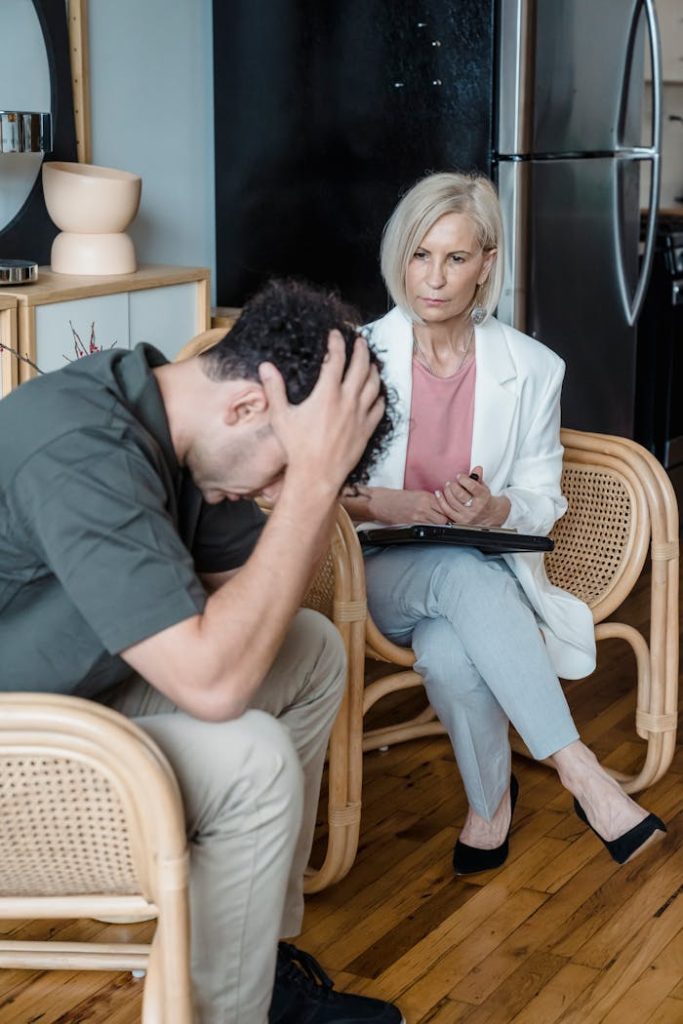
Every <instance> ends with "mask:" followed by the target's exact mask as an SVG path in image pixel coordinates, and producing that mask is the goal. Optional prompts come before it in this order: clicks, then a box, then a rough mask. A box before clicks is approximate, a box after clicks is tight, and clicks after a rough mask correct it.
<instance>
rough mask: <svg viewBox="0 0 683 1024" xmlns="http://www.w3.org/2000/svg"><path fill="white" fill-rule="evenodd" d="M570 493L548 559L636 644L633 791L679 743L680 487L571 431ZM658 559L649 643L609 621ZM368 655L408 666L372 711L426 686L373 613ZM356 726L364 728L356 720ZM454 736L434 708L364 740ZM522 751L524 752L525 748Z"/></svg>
mask: <svg viewBox="0 0 683 1024" xmlns="http://www.w3.org/2000/svg"><path fill="white" fill-rule="evenodd" d="M562 443H563V445H564V449H565V451H564V460H563V475H562V487H563V491H564V493H565V495H566V497H567V499H568V503H569V507H568V510H567V512H566V514H565V515H564V516H563V518H562V519H560V520H559V522H558V523H557V524H556V526H555V528H554V530H553V533H552V536H553V539H554V541H555V549H554V551H553V552H552V553H551V554H548V555H546V559H545V565H546V571H547V573H548V577H549V579H550V580H551V582H552V583H554V584H555V585H556V586H558V587H562V588H563V589H565V590H568V591H570V593H572V594H574V595H575V596H576V597H579V598H581V600H583V601H585V602H586V604H587V605H588V606H589V608H590V609H591V612H592V614H593V620H594V622H595V624H596V630H595V632H596V639H598V640H602V639H607V638H619V639H621V640H624V641H626V643H628V644H629V645H630V647H631V648H632V650H633V653H634V655H635V660H636V667H637V708H636V721H635V727H636V732H637V734H638V736H640V737H641V738H642V739H644V740H646V741H647V743H646V747H645V757H644V761H643V764H642V766H641V768H640V770H639V771H638V772H636V773H635V774H634V775H631V776H619V781H620V782H621V783H622V785H623V786H624V789H625V790H626V791H627V792H638V791H639V790H641V789H644V788H645V787H646V786H649V785H651V784H652V783H654V782H655V781H656V780H657V779H659V778H661V776H662V775H663V774H664V773H665V772H666V770H667V769H668V767H669V765H670V764H671V760H672V757H673V753H674V748H675V743H676V724H677V719H676V713H677V686H678V630H679V625H678V565H679V561H678V557H679V556H678V526H679V524H678V508H677V505H676V498H675V494H674V492H673V488H672V486H671V483H670V481H669V479H668V477H667V475H666V473H665V472H664V470H663V469H662V467H661V465H660V464H659V463H658V462H657V460H656V459H655V458H654V457H653V456H652V455H651V454H650V453H649V452H648V451H646V450H645V449H644V448H642V447H641V446H640V445H638V444H636V443H635V442H633V441H629V440H627V439H625V438H618V437H610V436H607V435H602V434H591V433H585V432H583V431H577V430H563V431H562ZM648 553H649V556H650V560H651V569H652V581H651V589H650V630H649V643H648V641H647V640H646V638H645V636H643V635H642V634H641V633H640V632H639V631H638V630H636V629H635V628H633V627H632V626H630V625H627V624H625V623H622V622H619V621H613V620H612V619H611V618H610V616H612V615H613V613H614V612H615V611H616V610H617V609H618V607H619V606H620V605H621V603H622V602H623V601H624V599H625V598H626V597H627V596H628V594H629V593H630V592H631V590H632V589H633V587H634V586H635V583H636V581H637V580H638V578H639V576H640V573H641V571H642V569H643V566H644V564H645V560H646V558H647V557H648ZM366 637H367V653H368V656H369V657H370V658H372V659H376V660H380V661H387V662H390V663H392V664H395V665H396V666H397V667H398V666H400V668H401V671H397V672H395V673H393V674H391V675H388V676H385V677H383V678H382V679H380V680H378V681H377V682H374V683H371V684H369V685H368V686H367V687H366V688H365V698H364V710H365V711H367V710H368V709H369V708H370V707H372V706H373V705H374V704H375V703H376V702H377V701H378V700H380V699H381V698H382V697H383V696H385V695H386V694H387V693H391V692H394V691H396V690H400V689H408V688H410V687H413V686H418V685H421V683H422V680H421V678H420V676H419V675H418V674H417V673H416V672H415V671H414V670H413V668H412V666H413V665H414V663H415V657H414V654H413V652H412V651H411V650H410V649H406V648H403V647H398V646H396V645H395V644H393V643H392V642H391V641H390V640H388V639H387V638H386V637H384V636H383V635H382V634H381V633H380V631H379V630H378V629H377V627H376V625H375V624H374V622H373V621H372V618H371V617H370V616H368V622H367V634H366ZM357 727H361V726H360V725H359V724H358V723H357ZM444 732H445V730H444V728H443V726H442V725H441V723H440V722H438V721H437V720H436V716H435V715H434V712H433V711H432V709H431V708H430V707H429V706H427V707H426V708H425V710H424V711H423V712H421V713H420V714H419V715H417V716H416V717H413V718H411V719H410V720H408V721H406V722H402V723H398V724H394V725H391V726H388V727H386V728H382V729H374V730H372V731H369V732H366V733H365V734H364V740H363V749H364V750H374V749H377V748H378V747H385V746H388V745H390V744H393V743H399V742H402V741H404V740H408V739H414V738H417V737H420V736H427V735H436V734H442V733H444ZM520 752H524V751H523V750H520Z"/></svg>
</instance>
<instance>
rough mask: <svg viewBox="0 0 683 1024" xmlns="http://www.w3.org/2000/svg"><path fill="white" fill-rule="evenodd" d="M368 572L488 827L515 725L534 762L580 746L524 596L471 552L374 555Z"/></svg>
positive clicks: (436, 548)
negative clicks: (575, 744)
mask: <svg viewBox="0 0 683 1024" xmlns="http://www.w3.org/2000/svg"><path fill="white" fill-rule="evenodd" d="M365 572H366V578H367V590H368V602H369V607H370V612H371V614H372V617H373V619H374V620H375V622H376V624H377V626H378V627H379V629H380V630H381V631H382V632H383V633H384V634H385V635H387V636H388V637H389V638H390V639H391V640H393V641H394V642H395V643H398V644H402V645H405V646H407V645H412V647H413V650H414V651H415V654H416V656H417V661H416V664H415V669H416V671H417V672H419V673H420V675H421V676H422V677H423V679H424V684H425V689H426V691H427V695H428V697H429V701H430V703H431V705H432V707H433V708H434V710H435V711H436V713H437V715H438V717H439V719H440V721H441V722H442V723H443V724H444V725H445V727H446V729H447V731H448V735H449V736H450V739H451V743H452V744H453V750H454V752H455V757H456V760H457V762H458V768H459V769H460V774H461V776H462V780H463V785H464V787H465V791H466V793H467V799H468V801H469V803H470V806H471V807H472V808H473V809H474V810H475V811H476V812H477V813H478V814H480V815H481V816H482V817H483V818H486V819H487V820H490V819H491V817H492V816H493V814H494V812H495V810H496V808H497V807H498V805H499V803H500V801H501V799H502V797H503V795H504V793H505V791H506V789H507V788H508V786H509V785H510V743H509V739H508V725H509V722H512V724H513V725H514V727H515V728H516V729H517V732H518V733H519V734H520V736H521V737H522V739H523V740H524V742H525V743H526V745H527V747H528V748H529V751H530V753H531V754H532V755H533V757H535V758H538V759H542V758H545V757H549V756H550V755H551V754H554V753H555V752H556V751H558V750H561V749H562V748H563V747H566V746H567V745H568V744H569V743H572V742H573V741H574V740H576V739H578V733H577V731H576V727H575V725H574V722H573V720H572V717H571V713H570V711H569V707H568V705H567V701H566V698H565V696H564V693H563V692H562V687H561V685H560V682H559V680H558V678H557V676H556V674H555V672H554V671H553V667H552V665H551V663H550V659H549V658H548V654H547V651H546V648H545V644H544V642H543V636H542V634H541V632H540V630H539V628H538V623H537V621H536V618H535V615H534V612H533V610H532V609H531V607H530V605H529V603H528V601H527V599H526V596H525V594H524V591H523V590H522V588H521V586H520V585H519V583H518V581H517V579H516V577H515V576H514V574H513V573H512V572H511V570H510V569H509V568H508V566H507V564H506V563H505V562H504V560H503V559H502V558H500V557H498V556H490V555H489V556H486V555H482V554H481V553H480V552H479V551H476V550H475V549H474V548H455V547H450V546H447V545H431V544H430V545H425V546H424V547H419V546H416V545H410V546H408V547H389V548H383V549H377V550H376V551H374V552H372V553H368V554H367V556H366V560H365Z"/></svg>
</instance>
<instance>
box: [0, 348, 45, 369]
mask: <svg viewBox="0 0 683 1024" xmlns="http://www.w3.org/2000/svg"><path fill="white" fill-rule="evenodd" d="M0 352H9V354H10V355H12V356H14V358H15V359H20V360H21V362H22V363H28V365H29V366H30V367H31V369H32V370H35V371H36V373H44V372H45V371H44V370H41V368H40V367H39V366H36V364H35V363H34V362H33V360H32V359H29V357H28V356H24V355H22V354H21V352H17V350H16V349H15V348H12V346H11V345H7V344H5V342H4V341H2V342H0Z"/></svg>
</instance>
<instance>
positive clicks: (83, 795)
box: [0, 754, 141, 896]
mask: <svg viewBox="0 0 683 1024" xmlns="http://www.w3.org/2000/svg"><path fill="white" fill-rule="evenodd" d="M140 891H141V888H140V884H139V883H138V882H137V881H136V875H135V870H134V868H133V862H132V858H131V852H130V847H129V845H128V837H127V831H126V821H125V817H124V814H123V810H122V808H121V804H120V802H119V799H118V796H117V795H116V793H115V791H114V790H113V789H112V787H111V786H110V784H109V783H108V781H107V780H106V779H105V778H104V777H103V776H102V775H101V774H99V773H98V772H97V771H95V770H94V769H92V768H91V767H89V766H88V765H84V764H81V763H80V762H79V761H71V760H67V759H66V758H59V759H58V758H51V757H44V758H43V757H26V756H18V755H7V754H5V755H3V756H2V757H0V895H3V896H10V895H11V896H72V895H77V894H80V895H87V894H90V893H102V892H106V893H112V894H118V895H123V894H133V893H139V892H140Z"/></svg>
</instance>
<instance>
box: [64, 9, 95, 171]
mask: <svg viewBox="0 0 683 1024" xmlns="http://www.w3.org/2000/svg"><path fill="white" fill-rule="evenodd" d="M68 17H69V55H70V59H71V85H72V88H73V97H74V117H75V120H76V150H77V153H78V162H79V163H81V164H89V163H90V162H91V159H92V140H91V136H90V74H89V70H88V0H68Z"/></svg>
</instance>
